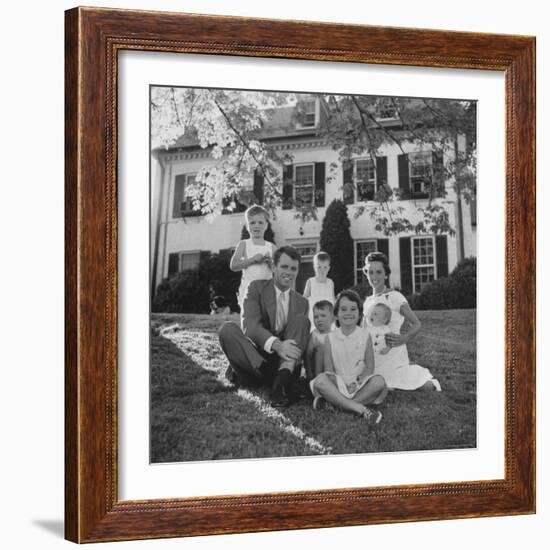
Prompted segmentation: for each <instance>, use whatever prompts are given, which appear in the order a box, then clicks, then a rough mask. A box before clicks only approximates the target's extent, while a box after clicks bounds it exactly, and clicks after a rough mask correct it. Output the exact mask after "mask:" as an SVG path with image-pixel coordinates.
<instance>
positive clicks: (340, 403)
mask: <svg viewBox="0 0 550 550" xmlns="http://www.w3.org/2000/svg"><path fill="white" fill-rule="evenodd" d="M315 389H316V390H317V391H318V392H319V393H320V394H321V395H322V396H323V397H324V398H325V399H326V400H327V401H328V402H329V403H332V404H333V405H336V406H337V407H340V408H341V409H344V410H345V411H351V412H354V413H357V414H363V412H364V411H365V407H364V406H363V405H361V403H356V402H355V401H353V400H352V399H348V398H347V397H346V396H345V395H342V394H341V393H340V391H339V390H338V388H337V386H336V384H335V383H334V382H333V381H332V380H331V378H330V376H327V375H326V374H321V375H320V376H318V377H317V378H316V379H315Z"/></svg>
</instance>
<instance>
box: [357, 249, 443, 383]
mask: <svg viewBox="0 0 550 550" xmlns="http://www.w3.org/2000/svg"><path fill="white" fill-rule="evenodd" d="M363 272H364V273H365V275H366V276H367V279H368V281H369V284H370V285H371V287H372V290H373V293H372V295H371V296H369V297H367V299H366V300H365V304H364V312H365V326H366V327H367V328H371V327H372V326H373V317H372V312H373V308H374V307H376V305H377V304H385V305H386V306H387V307H389V308H390V309H391V312H392V315H391V319H390V321H389V323H388V326H389V328H390V332H388V333H387V334H386V336H385V340H386V344H387V345H388V346H389V347H390V350H389V351H388V352H387V353H380V354H376V356H375V368H374V372H376V373H377V374H380V375H381V376H383V377H384V380H385V381H386V385H387V386H388V388H389V389H399V390H416V389H429V390H437V391H441V386H440V384H439V382H438V381H437V380H436V379H435V378H434V377H433V376H432V374H431V372H430V371H429V370H428V369H426V368H424V367H421V366H420V365H414V364H410V361H409V354H408V352H407V346H406V344H407V342H408V341H409V340H410V339H411V338H413V337H414V336H415V335H416V334H417V333H418V331H419V330H420V327H421V325H420V321H419V320H418V317H417V316H416V315H415V313H414V311H413V310H412V309H411V307H410V306H409V303H408V302H407V299H406V298H405V296H403V294H401V293H400V292H398V291H397V290H392V289H390V288H388V287H387V286H386V281H387V280H388V277H389V274H390V266H389V264H388V259H387V257H386V255H385V254H382V253H381V252H372V253H371V254H369V255H368V256H367V257H366V258H365V267H364V268H363ZM405 319H406V320H407V321H408V323H409V326H410V328H409V330H408V331H407V332H406V333H405V334H401V325H402V324H403V321H404V320H405ZM375 330H376V329H375Z"/></svg>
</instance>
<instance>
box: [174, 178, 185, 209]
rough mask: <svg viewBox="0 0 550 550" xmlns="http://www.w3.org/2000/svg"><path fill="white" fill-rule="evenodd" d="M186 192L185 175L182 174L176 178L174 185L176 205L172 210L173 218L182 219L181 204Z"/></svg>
mask: <svg viewBox="0 0 550 550" xmlns="http://www.w3.org/2000/svg"><path fill="white" fill-rule="evenodd" d="M184 190H185V175H184V174H181V175H179V176H176V182H175V183H174V204H173V208H172V217H173V218H181V217H183V215H182V213H181V202H182V201H183V192H184Z"/></svg>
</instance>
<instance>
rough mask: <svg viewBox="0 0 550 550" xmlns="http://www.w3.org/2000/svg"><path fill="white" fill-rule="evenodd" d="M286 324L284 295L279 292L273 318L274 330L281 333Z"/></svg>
mask: <svg viewBox="0 0 550 550" xmlns="http://www.w3.org/2000/svg"><path fill="white" fill-rule="evenodd" d="M285 326H286V313H285V295H284V294H283V293H282V292H280V293H279V297H278V298H277V317H276V320H275V330H276V331H277V332H278V333H281V332H282V331H283V330H284V328H285Z"/></svg>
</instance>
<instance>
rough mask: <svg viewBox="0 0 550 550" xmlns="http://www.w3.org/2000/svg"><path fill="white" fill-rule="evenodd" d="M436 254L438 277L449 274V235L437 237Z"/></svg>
mask: <svg viewBox="0 0 550 550" xmlns="http://www.w3.org/2000/svg"><path fill="white" fill-rule="evenodd" d="M435 255H436V259H437V278H438V279H439V278H440V277H447V275H449V259H448V257H447V236H446V235H437V236H436V238H435Z"/></svg>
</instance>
